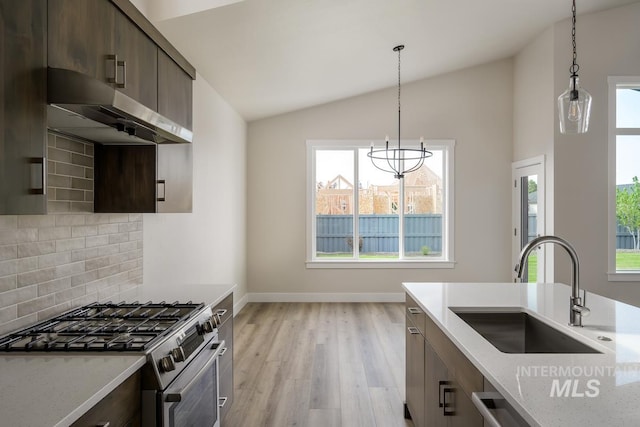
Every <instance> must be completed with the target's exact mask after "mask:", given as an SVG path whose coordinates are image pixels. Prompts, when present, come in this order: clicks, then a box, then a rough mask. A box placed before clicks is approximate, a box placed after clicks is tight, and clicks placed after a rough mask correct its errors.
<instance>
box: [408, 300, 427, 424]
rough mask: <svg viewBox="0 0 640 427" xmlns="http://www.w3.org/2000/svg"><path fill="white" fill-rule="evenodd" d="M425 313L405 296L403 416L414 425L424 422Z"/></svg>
mask: <svg viewBox="0 0 640 427" xmlns="http://www.w3.org/2000/svg"><path fill="white" fill-rule="evenodd" d="M424 318H425V313H424V312H423V311H422V309H420V308H419V307H418V304H416V302H415V301H414V300H413V299H412V298H411V297H410V296H407V303H406V321H407V323H406V325H407V327H406V330H405V339H406V353H405V357H406V370H405V372H406V399H407V401H406V403H405V417H407V418H411V419H412V420H413V425H414V426H415V427H424V426H425V425H426V424H425V407H424V402H425V393H426V389H425V367H426V365H425V349H426V346H425V339H424V320H425V319H424Z"/></svg>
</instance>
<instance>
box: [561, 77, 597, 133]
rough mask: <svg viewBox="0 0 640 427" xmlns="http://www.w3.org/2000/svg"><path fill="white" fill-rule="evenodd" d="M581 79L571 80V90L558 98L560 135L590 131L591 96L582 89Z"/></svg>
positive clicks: (572, 78)
mask: <svg viewBox="0 0 640 427" xmlns="http://www.w3.org/2000/svg"><path fill="white" fill-rule="evenodd" d="M579 80H580V79H579V78H578V77H577V76H575V77H573V76H572V77H571V78H570V79H569V88H568V89H567V90H566V91H564V93H562V95H560V96H559V97H558V114H559V118H560V133H564V134H578V133H585V132H587V130H589V117H590V116H591V95H590V94H589V92H587V91H586V90H584V89H583V88H581V87H580V81H579Z"/></svg>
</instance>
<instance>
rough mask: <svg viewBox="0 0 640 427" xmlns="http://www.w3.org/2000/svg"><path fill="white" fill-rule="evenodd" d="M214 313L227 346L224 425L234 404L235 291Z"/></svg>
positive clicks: (222, 375)
mask: <svg viewBox="0 0 640 427" xmlns="http://www.w3.org/2000/svg"><path fill="white" fill-rule="evenodd" d="M213 315H214V316H215V317H216V319H217V322H216V323H217V324H218V339H219V340H221V341H222V340H224V342H225V348H226V349H224V350H223V351H222V355H221V356H220V365H218V366H219V373H220V377H219V384H220V419H221V420H222V423H221V425H224V417H225V415H227V413H228V412H229V408H231V405H232V404H233V293H231V294H229V296H227V297H226V298H225V299H223V300H222V301H221V302H220V303H218V304H217V305H216V306H214V307H213Z"/></svg>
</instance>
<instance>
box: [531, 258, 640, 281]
mask: <svg viewBox="0 0 640 427" xmlns="http://www.w3.org/2000/svg"><path fill="white" fill-rule="evenodd" d="M616 269H617V270H640V251H638V252H636V251H624V252H622V251H616ZM537 277H538V254H536V253H535V252H533V253H532V254H531V255H530V256H529V282H535V281H536V279H537Z"/></svg>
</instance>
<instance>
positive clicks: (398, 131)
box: [398, 49, 402, 149]
mask: <svg viewBox="0 0 640 427" xmlns="http://www.w3.org/2000/svg"><path fill="white" fill-rule="evenodd" d="M401 50H402V49H398V149H400V51H401Z"/></svg>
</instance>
